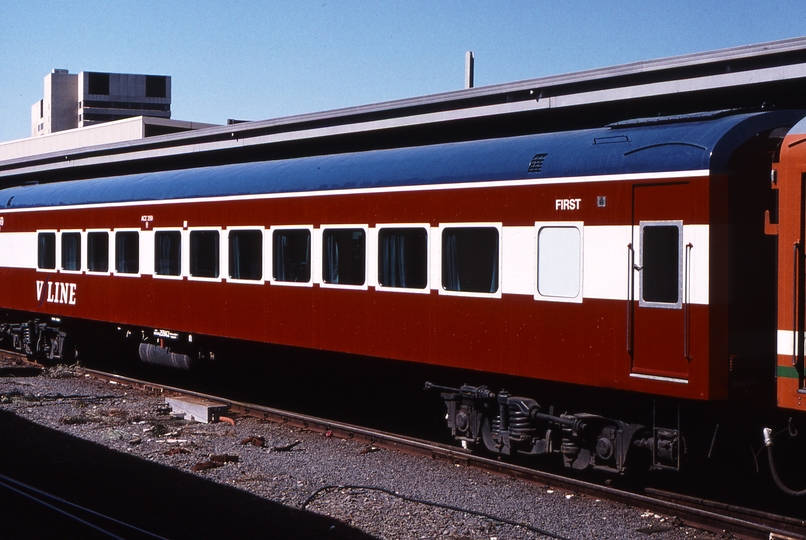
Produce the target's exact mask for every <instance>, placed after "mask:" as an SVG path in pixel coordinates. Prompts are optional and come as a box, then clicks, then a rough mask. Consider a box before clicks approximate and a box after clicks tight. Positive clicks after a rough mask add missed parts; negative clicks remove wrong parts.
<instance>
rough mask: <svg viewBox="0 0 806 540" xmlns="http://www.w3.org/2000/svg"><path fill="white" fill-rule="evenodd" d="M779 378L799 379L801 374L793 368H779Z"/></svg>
mask: <svg viewBox="0 0 806 540" xmlns="http://www.w3.org/2000/svg"><path fill="white" fill-rule="evenodd" d="M778 376H779V377H783V378H784V379H799V378H800V374H799V373H798V370H797V369H795V368H794V367H793V366H778Z"/></svg>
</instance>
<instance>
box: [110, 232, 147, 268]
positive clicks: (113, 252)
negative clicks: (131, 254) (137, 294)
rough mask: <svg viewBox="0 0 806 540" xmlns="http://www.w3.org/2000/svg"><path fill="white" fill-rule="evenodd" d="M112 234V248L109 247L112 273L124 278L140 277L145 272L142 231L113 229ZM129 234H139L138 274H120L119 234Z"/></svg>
mask: <svg viewBox="0 0 806 540" xmlns="http://www.w3.org/2000/svg"><path fill="white" fill-rule="evenodd" d="M111 232H112V234H111V235H110V236H111V238H110V242H109V244H110V246H109V263H110V266H111V267H112V268H111V273H112V275H114V276H123V277H140V276H141V275H142V271H143V250H142V249H140V248H141V247H142V246H141V245H142V239H141V238H140V236H141V232H142V231H141V230H140V229H135V228H123V229H112V231H111ZM128 232H135V233H137V272H136V273H134V272H118V237H117V234H118V233H128Z"/></svg>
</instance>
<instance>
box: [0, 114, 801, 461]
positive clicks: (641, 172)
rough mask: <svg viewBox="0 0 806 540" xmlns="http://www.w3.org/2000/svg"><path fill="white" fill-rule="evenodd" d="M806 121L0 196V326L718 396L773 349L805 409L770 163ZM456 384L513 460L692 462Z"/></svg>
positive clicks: (676, 124) (529, 140)
mask: <svg viewBox="0 0 806 540" xmlns="http://www.w3.org/2000/svg"><path fill="white" fill-rule="evenodd" d="M803 116H804V113H803V112H796V111H772V112H770V111H766V112H737V111H717V112H709V113H701V114H689V115H680V116H675V117H659V118H652V119H643V120H641V119H639V120H632V121H623V122H617V123H615V124H611V125H608V126H606V127H603V128H599V129H586V130H576V131H560V132H554V133H546V134H537V135H528V136H519V137H510V138H501V139H490V140H479V141H470V142H459V143H450V144H436V145H426V146H421V147H409V148H397V149H388V150H376V151H368V152H355V153H346V154H337V155H324V156H315V157H305V158H297V159H287V160H275V161H265V162H257V163H247V164H235V165H223V166H217V167H207V168H194V169H186V170H177V171H164V172H155V173H147V174H134V175H128V176H118V177H107V178H96V179H87V180H81V181H70V182H59V183H51V184H41V185H23V186H18V187H12V188H8V189H4V190H2V191H0V204H2V206H1V207H0V281H1V282H2V284H3V286H2V289H0V305H2V307H3V316H4V317H5V322H4V323H3V325H2V327H0V328H1V329H2V331H3V333H4V334H5V336H6V337H7V339H8V341H9V342H10V343H11V344H13V346H14V347H15V348H17V349H19V350H23V351H25V352H27V353H29V354H31V355H34V356H49V357H51V358H53V357H57V358H58V357H60V356H61V355H63V354H67V352H68V351H67V349H69V346H68V345H69V342H70V338H71V331H72V329H75V328H82V330H83V329H84V328H86V327H85V326H78V325H77V324H76V323H77V322H79V321H80V322H81V323H82V324H83V325H91V324H92V322H93V321H94V322H98V323H113V324H114V325H117V326H119V327H120V328H121V329H122V330H123V331H125V332H126V333H127V335H130V336H133V339H132V341H133V342H134V346H137V347H138V348H139V352H140V356H141V357H142V358H143V359H144V360H146V361H151V362H156V363H165V364H172V365H176V366H184V367H187V366H188V365H189V364H190V363H191V362H192V361H196V360H197V359H198V358H204V357H207V356H210V355H214V354H215V350H216V347H218V346H220V344H221V343H224V341H223V340H233V339H234V340H247V341H252V342H264V343H271V344H282V345H289V346H294V347H302V348H309V349H321V350H328V351H339V352H345V353H351V354H358V355H364V356H368V357H375V358H387V359H395V360H402V361H411V362H419V363H425V364H437V365H442V366H449V367H457V368H467V369H471V370H477V371H483V372H492V373H499V374H506V375H511V376H517V377H523V378H528V379H534V380H540V381H553V382H558V383H566V384H567V385H575V386H578V387H579V388H580V389H583V388H606V389H613V390H617V391H621V392H624V395H625V396H628V395H631V394H629V393H639V394H643V395H650V396H658V397H664V398H675V399H678V398H679V399H683V400H685V401H686V402H692V401H693V402H700V403H703V404H704V405H706V404H708V403H713V402H719V403H724V402H725V400H728V399H730V398H732V397H733V394H734V390H735V388H739V387H743V388H748V387H754V386H763V385H764V384H765V382H769V381H771V380H772V377H773V375H774V374H773V373H772V372H771V371H772V364H773V363H774V358H775V352H776V345H777V351H778V353H779V368H778V374H779V389H780V399H781V401H782V402H781V405H783V406H786V407H791V408H802V407H803V406H804V405H803V403H802V400H801V399H800V395H801V394H800V393H799V392H800V388H802V386H803V382H802V366H803V360H802V358H803V353H802V351H801V350H800V348H798V347H797V346H796V345H795V346H794V352H792V347H793V346H792V345H791V344H792V343H793V341H790V340H791V339H793V340H794V342H797V340H798V338H797V337H793V334H797V332H801V333H800V334H797V335H800V336H801V337H800V340H801V342H802V331H803V330H802V327H803V322H802V321H803V319H804V317H803V310H804V307H803V305H804V303H803V293H802V290H803V275H804V272H803V270H802V266H798V265H799V264H800V265H802V259H803V255H802V249H800V248H798V246H799V244H796V250H795V255H794V259H791V257H793V255H792V254H791V253H792V252H791V248H789V249H785V248H782V249H780V250H779V257H778V258H779V260H778V267H782V268H785V269H786V270H784V271H782V273H781V276H782V277H781V278H780V279H781V280H782V281H781V291H783V292H782V293H781V294H783V296H784V297H786V298H791V296H789V297H787V296H786V295H787V294H790V295H791V294H792V293H791V292H790V291H791V290H792V283H791V280H792V278H791V275H797V276H799V277H798V278H797V279H798V285H797V287H795V289H794V290H795V293H794V294H795V295H796V298H799V300H798V303H797V305H796V306H795V307H792V305H791V299H790V304H789V307H787V304H786V303H785V302H781V303H779V304H778V308H779V309H780V310H782V311H781V312H780V313H781V322H780V323H779V330H778V332H777V334H776V328H775V326H776V317H775V314H776V285H775V284H776V280H777V279H779V278H778V276H777V274H776V268H777V267H776V256H775V249H776V239H775V236H773V234H774V233H775V232H776V231H777V227H778V226H779V225H776V224H775V223H772V222H774V221H775V215H776V212H775V192H774V191H773V190H771V189H770V178H771V172H770V171H771V163H772V162H773V159H774V157H775V150H776V148H778V146H779V145H780V143H781V139H782V137H783V136H784V134H785V133H787V131H788V130H789V128H790V127H791V126H793V125H794V124H796V123H797V122H798V120H800V118H802V117H803ZM800 125H801V126H802V125H803V124H800ZM802 132H803V130H802V129H798V130H797V131H796V133H802ZM791 137H795V135H790V138H789V139H787V141H790V140H791V141H794V142H791V143H790V144H789V146H787V145H786V144H784V146H782V150H781V152H780V159H781V160H785V159H788V158H789V156H790V154H794V153H797V151H798V150H799V147H798V146H797V143H798V142H800V140H801V139H798V138H796V139H792V138H791ZM801 137H802V136H801ZM802 162H803V161H802V160H801V161H800V162H797V163H798V165H797V166H794V165H793V166H792V167H790V168H782V165H781V164H780V163H779V164H778V165H777V167H778V169H777V170H778V174H779V176H778V179H779V180H782V181H783V180H786V182H787V185H789V183H792V184H793V185H795V187H794V188H792V189H791V190H789V191H786V194H787V195H786V197H787V198H782V200H781V206H780V212H781V216H780V227H781V235H782V236H781V238H782V239H783V240H782V241H783V244H787V243H789V245H790V246H791V245H792V242H793V241H794V239H798V238H800V235H801V231H802V227H803V219H802V214H801V213H800V209H802V208H803V206H804V205H803V202H802V194H801V191H800V186H801V183H800V182H801V181H800V179H799V178H800V177H799V176H798V175H799V174H800V173H799V172H798V171H800V170H803V169H802V167H801V165H802ZM798 167H801V168H798ZM788 176H792V177H797V178H795V180H791V179H789V178H788ZM781 185H783V184H781ZM777 187H778V185H776V184H773V188H777ZM781 189H782V191H781V194H782V197H783V195H784V193H785V192H784V191H783V187H782V188H781ZM765 210H772V211H773V212H772V216H773V217H772V219H768V220H767V222H766V224H765V222H764V215H765ZM768 217H769V214H768ZM790 219H791V220H794V221H788V220H790ZM791 260H794V261H795V267H794V270H791V268H792V267H791V264H792V263H791V262H787V261H791ZM787 264H789V266H787ZM790 271H792V272H794V274H790V273H789V272H790ZM787 275H789V276H790V277H788V278H787ZM786 279H789V280H790V281H789V284H787V281H786ZM793 310H794V314H795V316H796V318H797V321H798V322H797V328H799V330H796V332H793V331H792V327H793V326H792V319H791V318H790V319H787V317H788V316H789V317H791V314H792V313H793ZM776 335H777V337H776ZM787 344H789V345H787ZM787 346H789V347H790V349H787ZM732 389H733V390H732ZM443 390H444V394H443V396H444V397H445V399H446V403H447V406H448V412H449V416H448V422H449V426H450V427H451V429H452V432H453V434H454V435H455V436H456V437H457V438H459V439H461V440H463V441H465V442H469V443H483V444H484V445H485V446H487V447H488V448H490V449H491V450H493V451H496V452H499V453H504V454H509V453H526V454H541V453H550V452H559V453H561V454H562V455H563V457H564V458H565V462H566V464H567V465H569V466H573V467H575V468H585V467H597V468H602V469H608V470H613V471H623V470H624V469H625V468H626V467H627V463H628V455H632V454H634V453H641V452H643V453H645V454H647V455H648V456H651V458H650V459H651V464H652V465H653V466H655V467H671V468H678V467H679V466H680V453H681V452H680V447H681V433H680V430H679V425H678V424H677V423H675V422H672V423H671V425H664V426H657V425H648V424H647V423H645V422H644V423H639V422H636V421H635V420H634V419H633V418H631V416H636V417H639V418H644V417H645V416H646V414H645V413H646V411H642V414H640V415H638V414H632V413H635V411H624V414H623V416H621V417H618V418H612V417H604V416H599V415H597V413H598V411H596V410H589V411H584V412H581V411H580V412H577V413H574V411H570V412H569V413H567V414H560V413H559V412H556V413H555V411H554V410H552V409H551V408H541V407H540V405H538V404H537V402H535V401H533V400H532V399H531V398H521V397H515V396H510V395H508V394H506V393H505V392H500V393H498V394H495V393H493V392H491V391H490V390H488V389H486V388H484V387H470V386H463V387H461V388H455V389H451V388H443ZM635 395H637V394H635ZM796 396H797V397H796ZM534 397H536V398H537V399H540V396H534ZM754 399H755V398H754ZM768 399H769V402H767V403H759V404H758V406H759V407H764V406H772V401H774V396H773V395H772V394H770V395H768ZM546 405H551V404H546ZM571 413H573V414H571Z"/></svg>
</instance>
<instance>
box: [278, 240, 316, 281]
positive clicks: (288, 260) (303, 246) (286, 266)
mask: <svg viewBox="0 0 806 540" xmlns="http://www.w3.org/2000/svg"><path fill="white" fill-rule="evenodd" d="M272 242H273V246H272V258H273V263H272V266H273V269H272V272H273V275H274V279H275V280H276V281H291V282H295V283H307V282H309V281H310V280H311V231H309V230H308V229H277V230H275V231H274V232H273V233H272Z"/></svg>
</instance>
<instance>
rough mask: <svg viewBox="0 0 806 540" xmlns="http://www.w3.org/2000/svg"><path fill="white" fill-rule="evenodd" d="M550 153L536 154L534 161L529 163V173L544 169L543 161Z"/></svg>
mask: <svg viewBox="0 0 806 540" xmlns="http://www.w3.org/2000/svg"><path fill="white" fill-rule="evenodd" d="M547 155H548V154H535V157H533V158H532V161H531V162H530V163H529V170H528V171H527V172H528V173H539V172H540V171H541V170H543V162H544V161H545V160H546V156H547Z"/></svg>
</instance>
